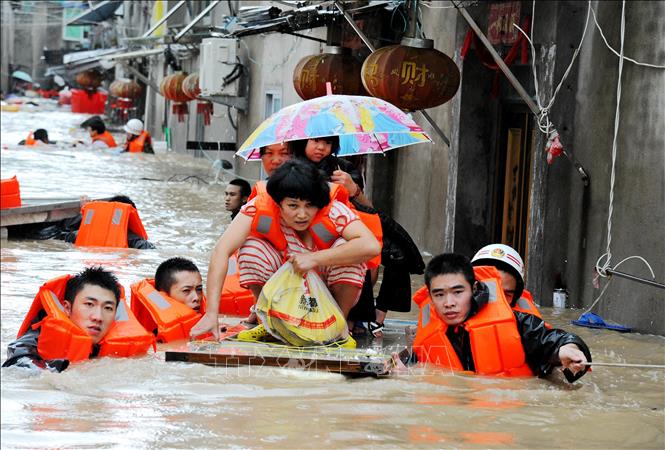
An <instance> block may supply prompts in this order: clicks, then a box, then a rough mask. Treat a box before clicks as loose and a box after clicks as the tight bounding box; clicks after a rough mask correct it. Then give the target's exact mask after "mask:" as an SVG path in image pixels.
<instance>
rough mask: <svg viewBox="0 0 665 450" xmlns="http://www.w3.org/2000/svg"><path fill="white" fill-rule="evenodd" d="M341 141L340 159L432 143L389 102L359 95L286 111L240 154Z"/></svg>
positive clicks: (255, 135)
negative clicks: (322, 139)
mask: <svg viewBox="0 0 665 450" xmlns="http://www.w3.org/2000/svg"><path fill="white" fill-rule="evenodd" d="M325 136H339V144H340V151H339V153H338V156H352V155H361V154H367V153H383V152H385V151H387V150H391V149H394V148H397V147H404V146H406V145H413V144H420V143H423V142H432V140H431V139H430V138H429V136H427V134H425V132H424V131H423V129H422V128H420V126H419V125H418V124H417V123H415V122H414V121H413V119H412V118H411V117H410V116H409V115H407V114H406V113H404V112H403V111H402V110H401V109H399V108H398V107H396V106H395V105H392V104H390V103H388V102H386V101H385V100H381V99H379V98H375V97H363V96H359V95H325V96H323V97H317V98H313V99H311V100H306V101H304V102H300V103H296V104H295V105H291V106H287V107H286V108H283V109H281V110H280V111H278V112H276V113H275V114H273V115H272V116H270V117H268V118H267V119H266V120H264V121H263V123H262V124H261V125H259V126H258V128H257V129H256V130H254V132H253V133H252V134H251V135H250V136H249V137H248V138H247V140H245V142H244V143H243V144H242V145H241V146H240V149H239V150H238V151H237V152H236V156H240V157H242V158H244V159H246V160H255V159H259V158H260V156H259V148H261V147H263V146H266V145H271V144H277V143H281V142H288V141H294V140H299V139H310V138H316V137H325Z"/></svg>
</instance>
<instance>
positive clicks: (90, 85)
mask: <svg viewBox="0 0 665 450" xmlns="http://www.w3.org/2000/svg"><path fill="white" fill-rule="evenodd" d="M103 79H104V74H102V73H101V72H100V71H98V70H95V69H90V70H85V71H83V72H80V73H79V74H77V75H76V82H77V83H78V84H79V86H81V87H82V88H83V89H85V90H87V91H94V90H96V89H97V88H98V87H99V86H101V84H102V80H103Z"/></svg>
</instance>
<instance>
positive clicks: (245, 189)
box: [229, 178, 252, 197]
mask: <svg viewBox="0 0 665 450" xmlns="http://www.w3.org/2000/svg"><path fill="white" fill-rule="evenodd" d="M229 184H232V185H233V186H239V187H240V196H241V197H249V194H251V193H252V187H251V186H250V185H249V183H248V182H247V181H245V180H243V179H242V178H234V179H233V180H231V181H229Z"/></svg>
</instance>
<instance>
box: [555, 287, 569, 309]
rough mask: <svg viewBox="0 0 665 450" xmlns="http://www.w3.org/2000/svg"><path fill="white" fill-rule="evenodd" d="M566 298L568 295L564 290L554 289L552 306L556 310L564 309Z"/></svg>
mask: <svg viewBox="0 0 665 450" xmlns="http://www.w3.org/2000/svg"><path fill="white" fill-rule="evenodd" d="M566 297H568V294H567V293H566V290H565V289H554V293H553V294H552V306H553V307H554V308H557V309H564V308H565V307H566Z"/></svg>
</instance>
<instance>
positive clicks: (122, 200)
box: [109, 195, 136, 209]
mask: <svg viewBox="0 0 665 450" xmlns="http://www.w3.org/2000/svg"><path fill="white" fill-rule="evenodd" d="M109 201H110V202H119V203H127V204H128V205H132V207H133V208H134V209H136V204H135V203H134V202H133V201H132V199H130V198H129V197H127V196H126V195H114V196H113V197H111V198H110V199H109Z"/></svg>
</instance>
